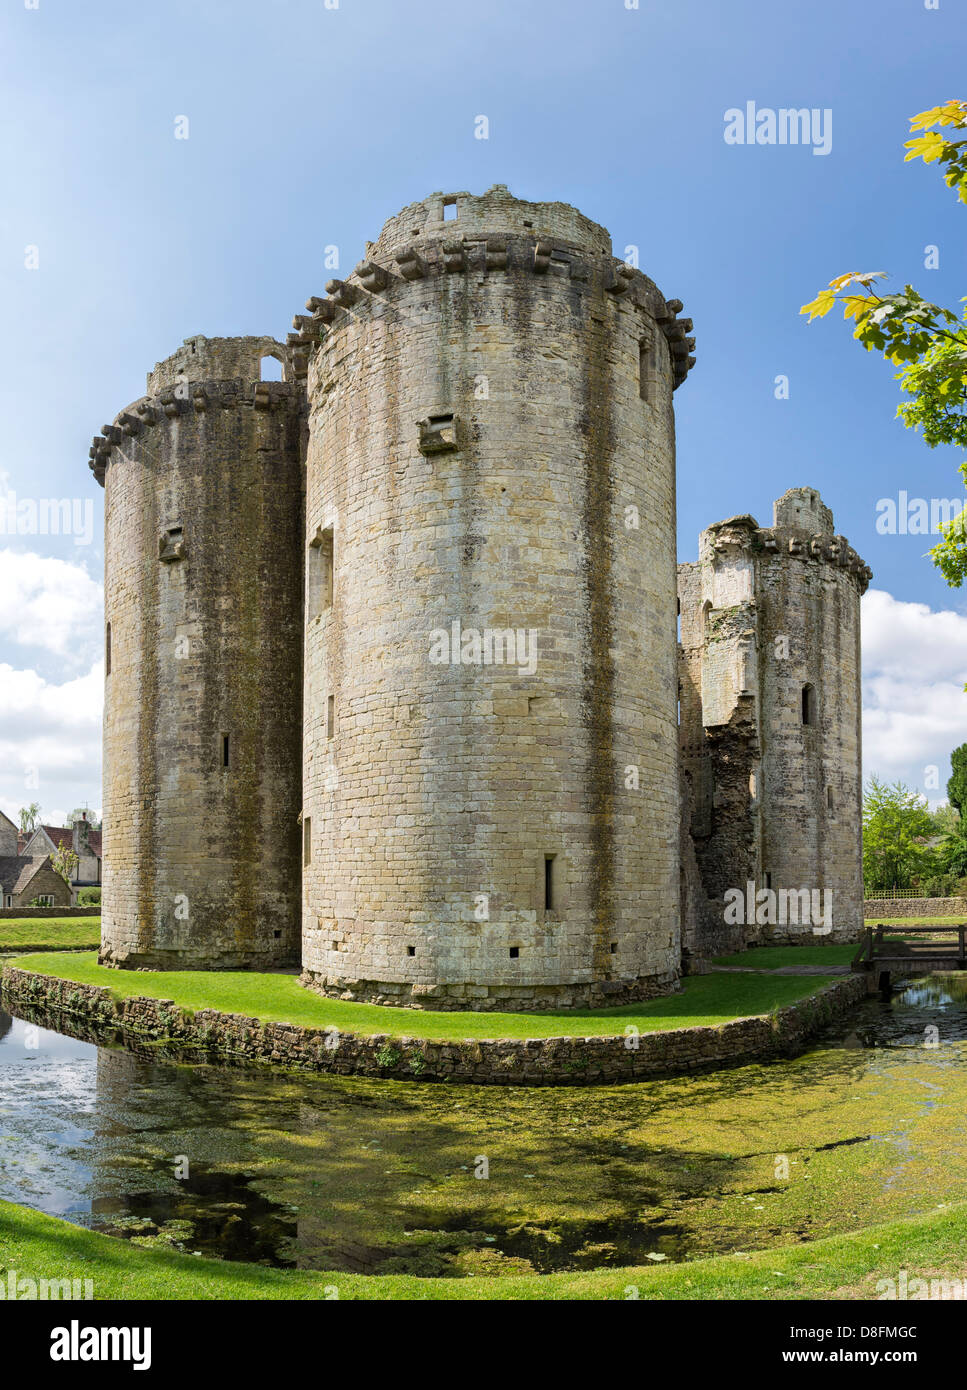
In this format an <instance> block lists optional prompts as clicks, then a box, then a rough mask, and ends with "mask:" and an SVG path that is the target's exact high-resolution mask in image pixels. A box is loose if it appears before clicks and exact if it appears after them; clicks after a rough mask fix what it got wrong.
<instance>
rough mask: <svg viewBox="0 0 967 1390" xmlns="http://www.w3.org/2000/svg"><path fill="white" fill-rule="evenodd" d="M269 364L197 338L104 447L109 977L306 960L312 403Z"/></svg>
mask: <svg viewBox="0 0 967 1390" xmlns="http://www.w3.org/2000/svg"><path fill="white" fill-rule="evenodd" d="M269 352H271V353H272V354H273V355H279V354H282V355H283V356H285V355H286V354H285V349H283V348H282V347H281V346H280V345H279V344H278V343H274V342H273V341H272V340H271V339H263V338H240V339H228V340H224V339H210V340H209V339H204V338H193V339H189V340H188V342H187V343H186V344H185V346H184V347H183V348H181V349H179V351H178V352H177V353H175V354H174V356H173V358H172V359H170V361H169V362H168V363H161V364H159V366H158V367H157V368H156V369H155V371H154V373H152V375H151V377H150V378H149V383H148V385H149V394H148V395H147V396H146V397H144V398H143V399H141V400H139V401H137V402H136V403H135V404H134V405H132V406H131V407H129V409H128V410H126V411H123V412H122V413H121V415H120V416H119V417H118V419H117V421H116V423H115V424H114V425H112V426H105V432H104V435H103V437H101V438H100V439H99V440H96V441H95V443H94V446H93V447H92V467H93V469H94V472H95V474H96V476H98V477H99V478H100V479H101V480H102V481H103V482H104V485H105V618H106V623H107V625H108V626H107V631H106V634H105V649H106V650H105V657H106V662H107V674H106V676H105V707H104V883H103V897H102V949H101V959H102V961H103V962H104V963H107V964H112V965H124V966H129V967H142V966H144V967H152V968H161V969H166V968H177V969H187V968H216V967H223V968H244V967H253V968H266V967H269V966H272V965H276V964H294V963H296V962H297V961H298V957H299V925H298V923H299V826H298V817H299V811H300V808H301V787H300V763H301V748H300V734H301V663H302V558H301V557H302V532H303V475H302V463H301V448H302V437H301V436H302V430H303V428H304V393H303V389H302V387H301V385H300V384H299V383H298V382H297V381H287V382H286V381H283V382H276V381H271V382H261V381H260V380H259V364H260V359H261V357H262V356H263V355H265V354H266V353H269ZM238 372H241V373H242V375H234V373H238ZM226 740H227V742H226Z"/></svg>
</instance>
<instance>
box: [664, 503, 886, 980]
mask: <svg viewBox="0 0 967 1390" xmlns="http://www.w3.org/2000/svg"><path fill="white" fill-rule="evenodd" d="M678 574H679V595H680V611H681V729H680V736H681V745H682V754H683V764H684V770H685V773H686V776H687V779H688V783H689V791H690V802H691V805H690V812H691V816H690V828H691V838H692V841H693V844H694V847H695V855H696V859H697V863H698V869H699V874H700V878H701V883H702V887H703V890H704V894H703V895H704V897H705V899H706V904H705V908H704V920H705V931H706V932H707V933H708V934H709V936H710V939H711V940H713V941H714V940H718V941H719V943H720V944H722V945H728V946H742V945H745V944H748V943H749V942H751V941H757V940H761V939H764V938H765V937H768V938H769V939H770V940H773V941H781V940H795V939H801V938H803V937H811V936H812V935H813V929H814V928H815V927H817V926H818V927H819V928H820V930H821V932H822V934H825V935H829V936H831V937H832V939H840V940H850V939H853V938H854V937H855V936H856V935H857V933H858V932H859V930H860V928H861V927H862V925H863V882H862V835H861V808H862V774H861V763H860V739H861V731H860V717H861V710H860V598H861V596H862V595H863V594H864V593H865V592H866V588H867V585H868V583H869V580H870V578H871V571H870V570H869V568H868V567H867V566H866V565H864V563H863V561H862V560H861V559H860V558H859V556H858V555H857V554H856V552H855V551H854V550H853V549H852V548H851V547H850V545H849V544H848V542H847V541H846V539H845V537H843V536H837V535H834V534H833V516H832V513H831V512H830V510H829V508H828V507H825V506H824V505H823V503H822V501H821V499H820V496H819V493H818V492H816V491H814V490H813V489H811V488H793V489H791V490H790V491H789V492H787V493H785V494H784V495H783V496H782V497H781V498H780V499H779V500H778V501H777V502H776V504H775V508H774V517H773V525H772V526H771V527H769V528H764V527H760V526H759V525H758V523H757V522H756V521H755V519H754V518H753V517H751V516H735V517H732V518H730V519H729V520H728V521H721V522H718V523H717V524H716V525H714V526H710V527H709V528H708V530H706V531H703V533H702V535H701V538H700V541H699V558H698V561H697V563H695V564H683V565H680V566H679V570H678ZM749 883H752V884H754V885H755V888H756V889H757V890H758V889H772V890H773V891H775V892H777V893H778V892H783V891H784V892H786V893H788V892H789V891H790V890H795V892H796V893H797V894H798V893H799V892H800V890H809V891H810V892H811V891H812V890H814V889H815V890H817V891H822V890H825V891H826V893H827V894H828V895H829V896H828V897H827V899H826V900H825V905H826V906H828V908H829V912H830V920H829V921H821V922H819V923H817V922H815V921H811V920H808V921H806V922H803V920H802V916H803V915H804V914H803V913H802V912H800V911H799V910H798V909H799V908H800V906H801V905H802V900H797V902H796V903H795V904H793V903H792V902H791V901H790V902H789V906H790V907H792V909H793V913H794V915H795V920H789V917H790V914H789V912H787V913H786V914H785V915H786V917H787V920H786V921H775V922H770V921H768V920H767V919H768V913H767V912H766V911H763V912H762V913H761V914H756V916H759V915H761V917H762V918H764V919H766V920H764V921H762V922H760V921H757V920H755V917H753V920H751V921H749V920H746V921H740V922H733V923H729V922H727V921H726V920H725V919H724V915H723V901H724V895H725V894H726V893H727V892H728V891H729V890H730V889H732V890H734V889H741V890H743V893H746V890H747V885H748V884H749ZM746 896H747V897H748V894H746ZM713 905H714V906H713ZM742 915H743V916H744V917H745V918H749V917H750V916H752V914H751V913H749V912H748V910H746V911H745V912H744V913H743V914H742ZM701 917H702V914H699V920H698V921H696V922H695V923H693V924H692V930H693V932H694V933H695V940H696V946H695V947H694V948H693V949H699V947H700V940H701V936H702V928H701ZM686 944H688V943H686ZM699 953H700V950H699Z"/></svg>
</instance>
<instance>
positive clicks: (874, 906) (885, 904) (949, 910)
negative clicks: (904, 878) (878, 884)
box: [863, 898, 967, 922]
mask: <svg viewBox="0 0 967 1390" xmlns="http://www.w3.org/2000/svg"><path fill="white" fill-rule="evenodd" d="M863 916H864V918H865V920H866V921H867V922H876V921H880V920H882V919H883V918H889V917H959V918H960V919H961V921H964V922H967V898H867V899H866V900H865V902H864V903H863Z"/></svg>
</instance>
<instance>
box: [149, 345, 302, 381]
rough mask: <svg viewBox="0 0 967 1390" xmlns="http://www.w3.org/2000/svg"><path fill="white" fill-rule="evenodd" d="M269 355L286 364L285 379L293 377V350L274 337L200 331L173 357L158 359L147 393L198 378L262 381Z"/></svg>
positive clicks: (207, 379) (150, 374) (150, 376)
mask: <svg viewBox="0 0 967 1390" xmlns="http://www.w3.org/2000/svg"><path fill="white" fill-rule="evenodd" d="M265 357H272V358H274V359H275V360H276V361H277V362H280V363H281V364H282V372H283V379H284V380H287V379H289V378H291V375H292V362H291V354H290V352H289V351H288V349H287V348H286V347H285V346H284V345H283V344H282V343H278V342H276V340H275V339H274V338H269V337H242V338H205V337H203V336H202V335H201V334H196V335H195V337H193V338H186V339H185V341H184V343H183V344H182V346H181V347H180V348H178V349H177V351H176V352H173V353H172V354H171V356H170V357H166V358H164V360H163V361H161V362H156V363H155V366H154V371H152V372H149V373H148V380H147V394H148V395H149V396H152V395H157V394H158V393H159V392H160V391H162V390H164V389H165V388H166V387H174V386H178V385H181V384H184V383H193V382H196V381H234V380H241V381H259V380H260V379H261V375H262V371H261V364H262V359H263V358H265Z"/></svg>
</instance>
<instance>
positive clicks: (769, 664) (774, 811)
mask: <svg viewBox="0 0 967 1390" xmlns="http://www.w3.org/2000/svg"><path fill="white" fill-rule="evenodd" d="M831 529H832V528H831V526H830V532H831ZM771 536H772V537H773V538H774V539H775V542H776V549H775V550H774V551H772V552H765V554H764V555H763V556H762V557H761V559H760V563H759V571H758V583H757V591H758V606H759V613H760V634H761V647H762V651H763V654H764V660H763V666H762V716H761V717H762V731H761V737H762V747H763V759H762V770H763V803H764V813H763V845H762V871H763V875H765V874H768V875H769V882H770V885H771V886H772V887H773V888H774V889H793V888H795V889H799V888H810V889H813V888H817V889H826V890H827V891H828V892H829V893H831V895H832V898H831V903H832V927H833V932H832V935H833V936H834V937H836V938H843V939H852V938H853V937H854V936H855V935H856V934H857V933H858V932H859V930H860V928H861V927H862V925H863V882H862V771H861V699H860V620H859V614H860V596H861V593H862V589H863V588H864V587H865V583H863V582H861V581H860V580H859V579H858V575H857V572H856V568H855V566H854V567H853V568H851V567H850V566H849V565H848V563H846V562H847V560H848V552H847V546H846V542H845V541H843V540H842V538H839V539H838V542H837V540H836V539H834V538H833V537H832V536H831V534H830V535H829V536H828V537H823V536H821V535H818V534H817V535H814V536H813V537H809V536H808V534H806V535H804V534H803V533H802V532H797V531H795V530H792V529H788V528H784V527H777V528H773V530H772V531H771ZM790 546H792V547H793V550H794V552H795V553H790ZM785 637H788V655H787V656H786V655H783V654H782V653H783V652H784V650H785V646H784V643H783V642H782V639H783V638H785ZM807 686H808V687H809V688H810V692H811V693H810V695H809V697H808V698H809V702H810V710H809V720H810V722H808V723H804V722H803V703H802V700H803V689H804V687H807ZM781 931H782V929H781V928H779V927H777V928H776V931H774V932H772V933H771V934H772V935H773V936H775V935H776V932H780V933H781ZM787 931H788V935H789V936H790V937H795V936H796V935H797V934H798V935H801V936H805V937H809V936H812V935H813V930H812V927H805V928H802V929H801V930H798V933H797V925H796V924H790V925H789V926H788V928H787Z"/></svg>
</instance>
